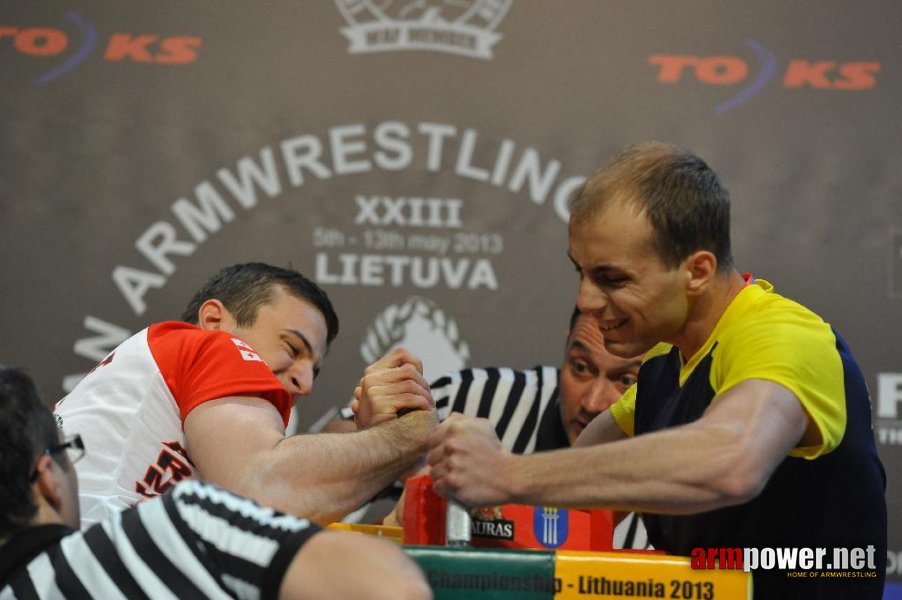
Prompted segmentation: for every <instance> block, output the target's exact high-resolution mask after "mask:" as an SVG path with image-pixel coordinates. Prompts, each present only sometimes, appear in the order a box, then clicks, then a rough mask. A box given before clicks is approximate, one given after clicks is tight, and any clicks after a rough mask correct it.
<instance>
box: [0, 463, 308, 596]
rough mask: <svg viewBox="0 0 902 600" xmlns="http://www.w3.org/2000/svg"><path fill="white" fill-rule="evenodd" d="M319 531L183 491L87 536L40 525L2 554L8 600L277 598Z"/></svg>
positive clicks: (243, 504)
mask: <svg viewBox="0 0 902 600" xmlns="http://www.w3.org/2000/svg"><path fill="white" fill-rule="evenodd" d="M318 531H320V529H319V527H317V526H316V525H315V524H313V523H311V522H310V521H308V520H306V519H298V518H296V517H292V516H288V515H283V514H281V513H279V512H276V511H275V510H273V509H270V508H264V507H261V506H259V505H258V504H256V503H255V502H253V501H252V500H248V499H245V498H240V497H238V496H235V495H233V494H231V493H229V492H226V491H225V490H222V489H220V488H218V487H216V486H214V485H211V484H208V483H204V482H201V481H197V480H191V481H185V482H182V483H180V484H178V485H177V486H176V487H174V488H173V489H172V491H171V492H170V493H169V494H167V495H165V496H162V497H160V498H159V499H156V498H155V499H153V500H149V501H146V502H142V503H140V504H138V505H137V506H135V507H133V508H130V509H127V510H125V511H123V512H121V513H118V514H114V515H113V516H112V517H111V518H110V519H107V520H105V521H102V522H100V523H97V524H96V525H93V526H91V527H89V528H88V529H86V530H84V531H81V532H79V531H75V530H72V529H69V528H67V527H62V526H60V525H43V526H37V527H32V528H29V529H26V530H24V531H22V532H19V533H18V534H16V535H15V536H14V537H13V538H11V539H10V540H9V541H8V542H7V543H6V544H5V545H4V546H2V547H0V600H6V599H7V598H23V599H24V598H103V599H108V598H109V599H116V598H123V599H125V598H127V599H128V600H135V599H143V598H153V599H154V600H156V599H158V598H160V599H163V598H166V599H169V598H171V599H173V600H176V599H183V598H248V599H257V598H275V597H276V596H277V595H278V591H279V587H280V585H281V582H282V578H283V577H284V575H285V571H286V570H287V568H288V565H289V563H290V562H291V560H292V559H293V558H294V556H295V555H296V554H297V552H298V551H299V550H300V548H301V546H302V545H303V544H304V542H306V541H307V540H308V539H309V538H310V536H312V535H313V534H315V533H317V532H318Z"/></svg>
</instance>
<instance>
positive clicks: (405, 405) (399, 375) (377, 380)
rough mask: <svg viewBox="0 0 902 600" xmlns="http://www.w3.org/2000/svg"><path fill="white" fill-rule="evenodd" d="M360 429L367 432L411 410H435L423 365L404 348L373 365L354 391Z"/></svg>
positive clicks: (355, 413) (353, 406)
mask: <svg viewBox="0 0 902 600" xmlns="http://www.w3.org/2000/svg"><path fill="white" fill-rule="evenodd" d="M351 409H352V410H353V411H354V415H355V417H354V421H355V422H356V423H357V429H359V430H362V429H367V428H369V427H372V426H373V425H378V424H379V423H383V422H385V421H389V420H391V419H394V418H396V417H398V416H399V415H400V414H403V413H405V412H409V411H411V410H428V411H434V410H435V401H434V400H433V399H432V393H431V392H430V391H429V382H427V381H426V379H425V378H424V377H423V364H422V363H421V362H420V359H418V358H417V357H416V356H414V355H413V354H411V353H410V352H408V351H407V350H405V349H403V348H395V349H394V350H391V351H389V352H388V353H387V354H386V355H385V356H383V357H382V358H380V359H379V360H377V361H376V362H374V363H373V364H371V365H370V366H368V367H367V368H366V370H365V371H364V373H363V378H362V379H361V380H360V383H359V384H358V385H357V387H356V388H355V389H354V401H353V402H352V403H351Z"/></svg>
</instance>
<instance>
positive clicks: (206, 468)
mask: <svg viewBox="0 0 902 600" xmlns="http://www.w3.org/2000/svg"><path fill="white" fill-rule="evenodd" d="M184 427H185V439H186V441H187V445H188V455H189V456H190V457H191V461H192V462H193V463H194V466H195V468H196V469H197V473H198V475H199V476H200V477H201V478H202V479H207V480H209V481H213V482H215V483H218V484H220V485H223V486H225V487H230V488H233V489H243V487H244V486H243V485H242V483H246V478H247V476H248V475H249V473H250V472H251V470H252V469H254V468H255V463H256V461H257V460H258V459H259V458H260V457H261V456H263V455H265V454H266V453H268V452H269V451H271V450H272V449H273V448H275V446H276V445H277V444H278V443H279V442H280V441H281V440H282V439H284V437H285V429H284V426H283V422H282V418H281V416H280V415H279V413H278V411H277V410H276V409H275V407H274V406H273V405H272V404H270V403H269V402H267V401H266V400H263V399H262V398H254V397H245V396H232V397H228V398H219V399H217V400H211V401H209V402H205V403H203V404H201V405H200V406H198V407H197V408H195V409H194V410H192V411H191V412H190V413H188V416H187V417H186V418H185V424H184ZM245 491H247V490H245Z"/></svg>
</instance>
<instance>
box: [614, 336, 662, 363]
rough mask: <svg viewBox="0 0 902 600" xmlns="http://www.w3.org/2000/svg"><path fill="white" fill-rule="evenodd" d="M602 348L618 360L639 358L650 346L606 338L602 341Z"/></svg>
mask: <svg viewBox="0 0 902 600" xmlns="http://www.w3.org/2000/svg"><path fill="white" fill-rule="evenodd" d="M604 347H605V349H606V350H607V351H608V352H610V353H611V354H613V355H614V356H617V357H619V358H632V357H634V356H639V355H640V354H643V353H645V352H648V350H649V349H650V348H651V346H648V345H647V344H643V343H642V342H637V341H633V340H612V339H610V338H607V337H606V338H605V339H604Z"/></svg>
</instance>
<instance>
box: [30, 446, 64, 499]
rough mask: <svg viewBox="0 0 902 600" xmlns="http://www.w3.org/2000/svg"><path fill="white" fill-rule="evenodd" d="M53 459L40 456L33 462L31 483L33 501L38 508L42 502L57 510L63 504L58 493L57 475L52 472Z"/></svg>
mask: <svg viewBox="0 0 902 600" xmlns="http://www.w3.org/2000/svg"><path fill="white" fill-rule="evenodd" d="M53 467H54V464H53V459H52V458H50V457H49V456H46V455H44V456H41V457H40V458H39V459H38V462H37V463H36V464H35V467H34V471H35V475H36V477H35V480H34V482H33V483H32V484H31V489H32V490H33V491H34V496H35V498H34V499H35V503H36V504H37V505H38V509H40V508H41V505H42V503H43V504H46V505H47V506H49V507H50V508H52V509H53V510H54V511H56V512H59V511H60V508H61V507H62V504H63V497H62V495H61V493H60V483H59V481H57V476H56V474H55V473H54V472H53Z"/></svg>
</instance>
